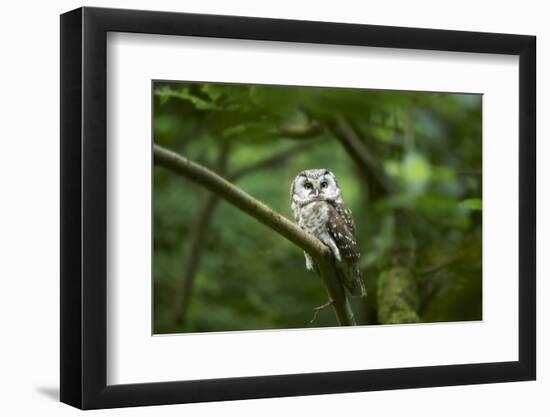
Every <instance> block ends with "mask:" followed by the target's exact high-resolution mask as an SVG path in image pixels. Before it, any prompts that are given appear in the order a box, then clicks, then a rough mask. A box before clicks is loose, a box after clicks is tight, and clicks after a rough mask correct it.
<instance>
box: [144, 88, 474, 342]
mask: <svg viewBox="0 0 550 417" xmlns="http://www.w3.org/2000/svg"><path fill="white" fill-rule="evenodd" d="M153 100H154V103H153V104H154V120H153V131H154V138H155V142H156V143H158V144H160V145H162V146H165V147H167V148H169V149H171V150H174V151H176V152H179V153H182V154H184V155H185V156H186V157H188V158H190V159H192V160H195V161H197V162H199V163H201V164H204V165H205V166H207V167H209V168H211V169H213V170H215V171H218V172H220V171H222V174H223V175H224V176H225V177H227V178H231V177H232V175H233V174H234V173H237V172H239V171H240V170H242V169H246V168H247V167H251V166H254V165H256V164H260V163H261V162H262V161H266V160H268V159H269V158H273V157H274V156H275V155H278V154H285V153H287V152H288V151H289V150H292V149H294V151H291V152H288V154H286V156H285V158H283V159H281V160H278V161H276V162H277V163H273V164H268V165H258V166H259V167H260V168H257V169H253V170H250V172H248V173H247V175H245V176H242V177H239V178H236V179H234V181H235V182H236V183H237V185H238V186H239V187H241V188H242V189H243V190H245V191H246V192H248V193H249V194H251V195H253V196H254V197H256V198H257V199H259V200H260V201H263V202H264V203H266V204H268V205H269V206H271V207H272V208H273V209H275V210H277V211H278V212H280V213H282V214H283V215H285V216H287V217H289V218H291V217H292V215H291V211H290V201H289V186H290V183H291V181H292V180H293V179H294V177H295V176H296V174H297V173H298V172H300V171H302V170H303V169H308V168H321V167H324V168H328V169H330V170H331V171H333V172H334V173H335V174H336V176H337V178H338V181H339V184H340V187H341V188H342V191H343V196H344V199H345V201H346V204H347V205H348V206H349V207H350V208H351V209H352V211H353V213H354V217H355V222H356V224H357V238H358V243H359V245H360V247H361V249H362V253H363V256H362V259H361V267H362V269H363V272H364V275H365V277H366V280H367V289H368V292H369V295H368V297H367V298H364V299H353V300H352V301H353V309H354V313H355V316H356V320H357V322H358V323H359V324H380V323H386V324H389V323H412V322H437V321H459V320H480V319H481V318H482V317H481V311H482V304H481V303H482V300H481V283H482V279H481V214H482V195H481V166H482V165H481V158H482V147H481V97H480V96H477V95H464V94H443V93H419V92H396V91H371V90H361V89H336V88H305V87H277V86H259V85H256V86H247V85H230V84H209V83H166V82H158V83H155V85H154V95H153ZM336 116H341V117H343V118H345V120H347V121H348V122H349V124H350V125H351V126H353V128H354V129H355V131H356V133H357V135H358V137H359V138H360V139H361V141H362V144H363V145H364V146H365V148H366V149H367V150H368V152H369V153H370V154H371V155H372V156H373V157H374V158H375V160H376V161H378V162H379V164H378V165H379V166H380V168H381V174H382V175H385V176H386V177H387V178H389V180H391V182H392V183H393V184H394V186H395V190H394V191H392V192H391V193H390V194H387V193H379V192H374V190H375V188H376V187H375V185H376V178H374V177H373V176H371V175H368V174H367V173H365V172H364V171H363V169H362V168H361V167H360V166H358V165H356V164H355V163H354V161H353V159H352V158H351V157H350V155H349V154H348V153H347V151H346V150H345V148H344V147H343V146H342V145H341V143H340V141H339V140H338V137H337V136H335V134H334V132H333V130H331V125H332V121H333V120H334V118H335V117H336ZM225 160H226V163H222V161H225ZM208 197H209V193H208V192H207V191H206V190H205V189H203V188H201V187H200V186H197V185H196V184H194V183H192V182H190V181H187V180H185V179H182V178H181V177H177V176H175V175H173V174H172V173H170V172H168V171H166V170H164V169H162V168H159V167H155V169H154V202H153V204H154V271H153V275H154V276H153V278H154V331H155V333H170V332H201V331H226V330H248V329H277V328H303V327H308V326H313V327H318V326H334V325H335V324H336V321H335V317H334V314H333V312H332V311H331V309H330V308H326V309H324V310H322V311H321V312H320V313H319V315H318V317H317V319H316V321H315V322H314V323H313V324H310V323H309V320H310V319H311V317H312V315H313V308H314V307H315V306H318V305H321V304H324V303H325V302H326V301H327V299H326V297H327V296H326V291H325V289H324V287H323V283H322V281H321V279H320V278H319V277H317V276H316V275H315V274H313V273H311V272H307V271H306V270H305V267H304V259H303V255H302V253H301V251H300V250H299V249H298V248H297V247H295V246H294V245H292V244H291V243H289V242H288V241H286V240H285V239H283V238H281V237H280V236H278V235H277V234H275V233H273V232H272V231H270V230H269V229H267V228H266V227H264V226H263V225H261V224H259V223H258V222H256V221H255V220H253V219H251V218H250V217H249V216H247V215H246V214H244V213H242V212H240V211H239V210H237V209H236V208H234V207H232V206H230V205H228V204H226V203H225V202H220V203H219V204H218V205H217V206H216V208H215V210H214V211H213V213H212V215H211V217H210V219H209V221H208V222H207V223H206V224H207V226H206V228H205V230H204V231H203V235H202V240H201V244H200V249H201V250H200V251H199V254H200V259H199V262H198V267H197V270H196V271H195V272H194V274H192V275H193V276H192V282H193V285H192V292H191V295H190V298H189V302H188V304H187V305H186V306H185V309H184V310H185V313H186V314H185V315H184V316H183V317H184V318H183V320H182V321H181V322H179V321H178V309H179V307H180V305H179V304H180V303H181V297H180V295H181V294H180V292H181V288H182V279H183V276H184V271H185V270H186V266H187V265H188V262H189V259H188V258H187V254H188V253H189V251H190V248H191V246H192V244H193V239H194V238H196V236H195V237H194V236H193V233H194V231H195V227H194V226H195V223H196V220H197V219H198V218H199V216H200V214H201V213H200V210H201V207H202V206H203V204H202V203H203V202H204V201H205V199H207V198H208ZM195 232H196V231H195Z"/></svg>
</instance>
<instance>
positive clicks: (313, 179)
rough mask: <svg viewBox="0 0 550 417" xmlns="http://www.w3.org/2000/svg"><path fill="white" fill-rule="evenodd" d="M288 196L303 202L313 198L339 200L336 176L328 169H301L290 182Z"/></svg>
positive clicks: (300, 202)
mask: <svg viewBox="0 0 550 417" xmlns="http://www.w3.org/2000/svg"><path fill="white" fill-rule="evenodd" d="M290 197H291V199H292V201H293V202H296V203H299V204H304V203H308V202H310V201H315V200H334V201H337V202H341V195H340V187H338V182H337V181H336V177H335V176H334V174H333V173H332V172H330V171H329V170H328V169H308V170H306V171H302V172H300V173H299V174H298V176H297V177H296V178H295V179H294V181H293V182H292V186H291V187H290Z"/></svg>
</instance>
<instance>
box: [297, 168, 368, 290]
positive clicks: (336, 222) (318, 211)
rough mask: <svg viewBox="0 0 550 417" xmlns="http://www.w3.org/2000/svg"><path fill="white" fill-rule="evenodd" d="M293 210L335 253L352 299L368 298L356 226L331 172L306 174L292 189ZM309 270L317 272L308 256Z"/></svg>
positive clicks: (340, 277) (313, 171)
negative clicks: (361, 266) (355, 297)
mask: <svg viewBox="0 0 550 417" xmlns="http://www.w3.org/2000/svg"><path fill="white" fill-rule="evenodd" d="M290 196H291V208H292V211H293V213H294V219H295V220H296V223H298V225H299V226H300V227H301V228H302V229H303V230H304V231H305V232H306V233H309V234H310V235H313V236H315V237H316V238H318V239H319V240H320V241H321V242H323V243H324V244H325V245H326V246H328V248H329V249H330V250H331V252H332V254H333V255H334V258H335V259H336V261H337V262H336V265H337V270H338V275H339V279H340V281H341V282H342V284H344V287H345V288H346V289H347V290H348V292H349V293H350V294H351V295H352V296H357V297H364V296H366V295H367V290H366V288H365V284H364V282H363V274H362V273H361V270H360V269H359V266H358V262H359V258H360V256H361V253H360V252H359V248H358V246H357V240H356V238H355V223H354V222H353V217H352V214H351V210H350V209H349V208H347V207H346V205H345V204H344V200H343V199H342V194H341V192H340V187H339V186H338V182H337V181H336V177H335V176H334V174H333V173H332V172H330V171H329V170H327V169H310V170H306V171H302V172H301V173H300V174H298V176H297V177H296V178H295V179H294V181H293V182H292V185H291V187H290ZM304 255H305V257H306V268H307V269H308V270H310V271H311V270H316V266H315V265H314V262H313V259H312V258H311V256H309V255H308V254H307V253H305V252H304Z"/></svg>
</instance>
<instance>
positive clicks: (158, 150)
mask: <svg viewBox="0 0 550 417" xmlns="http://www.w3.org/2000/svg"><path fill="white" fill-rule="evenodd" d="M153 151H154V160H155V164H158V165H160V166H163V167H164V168H167V169H170V170H171V171H173V172H175V173H177V174H179V175H182V176H184V177H186V178H188V179H190V180H192V181H194V182H196V183H198V184H200V185H202V186H203V187H205V188H207V189H209V190H210V191H211V192H213V193H215V194H216V195H218V196H219V197H221V198H223V199H224V200H226V201H227V202H229V203H230V204H232V205H234V206H235V207H237V208H239V209H240V210H241V211H243V212H245V213H247V214H248V215H250V216H251V217H253V218H255V219H256V220H258V221H259V222H260V223H262V224H264V225H265V226H267V227H269V228H270V229H272V230H273V231H275V232H276V233H278V234H280V235H281V236H283V237H285V238H286V239H288V240H289V241H291V242H292V243H294V244H295V245H297V246H298V247H300V248H301V249H303V250H304V251H306V252H307V253H308V254H310V255H311V256H312V257H313V258H314V260H315V262H316V264H317V265H318V267H319V271H320V275H321V277H322V279H323V282H324V284H325V287H326V289H327V293H328V295H329V297H330V299H331V300H332V306H333V308H334V311H335V314H336V317H337V319H338V322H339V323H340V324H341V325H346V326H352V325H355V319H354V317H353V312H352V310H351V306H350V304H349V301H348V299H347V297H346V293H345V292H344V289H343V287H342V284H341V283H340V281H339V280H338V275H337V272H336V265H335V263H334V262H335V260H334V257H333V255H332V252H331V251H330V250H329V248H328V247H326V246H325V245H324V244H323V243H322V242H321V241H320V240H318V239H317V238H315V237H313V236H311V235H309V234H307V233H305V232H304V231H302V229H300V228H299V227H298V226H297V225H296V224H294V223H292V222H291V221H289V220H288V219H286V218H285V217H283V216H281V215H280V214H279V213H277V212H275V211H274V210H273V209H271V208H270V207H268V206H267V205H265V204H264V203H262V202H260V201H258V200H256V199H255V198H254V197H252V196H250V195H249V194H247V193H246V192H244V191H243V190H241V189H240V188H238V187H236V186H235V185H233V184H232V183H230V182H229V181H227V180H225V179H224V178H222V177H220V176H219V175H217V174H215V173H214V172H212V171H210V170H209V169H208V168H205V167H203V166H202V165H199V164H197V163H195V162H193V161H190V160H189V159H187V158H185V157H183V156H180V155H178V154H176V153H174V152H172V151H170V150H168V149H165V148H163V147H161V146H159V145H154V149H153Z"/></svg>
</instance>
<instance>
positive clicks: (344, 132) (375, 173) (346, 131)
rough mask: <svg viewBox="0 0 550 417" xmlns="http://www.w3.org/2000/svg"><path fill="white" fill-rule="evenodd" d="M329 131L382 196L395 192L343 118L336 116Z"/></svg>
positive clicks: (391, 184)
mask: <svg viewBox="0 0 550 417" xmlns="http://www.w3.org/2000/svg"><path fill="white" fill-rule="evenodd" d="M331 130H332V132H333V133H334V135H335V136H336V138H337V139H338V140H339V141H340V143H341V144H342V146H343V147H344V149H345V150H346V151H347V153H348V155H349V156H350V157H351V158H352V159H353V161H354V162H355V163H356V164H357V165H359V167H360V168H361V169H362V170H363V171H364V172H366V173H367V174H368V175H369V177H371V178H372V179H374V180H375V181H376V185H377V186H378V187H377V188H378V189H380V191H381V192H382V194H391V193H392V192H394V191H395V187H394V185H393V183H392V182H391V181H390V180H389V179H388V177H387V176H386V174H385V173H384V170H383V168H382V167H381V166H380V164H379V162H378V159H377V158H376V157H375V156H374V155H372V154H371V153H370V151H369V149H368V148H367V147H366V146H365V144H364V143H363V141H362V140H361V139H360V138H359V136H358V135H357V133H356V132H355V129H353V127H352V126H351V125H350V124H349V122H348V121H347V120H346V119H345V118H344V117H342V116H341V115H337V116H336V118H335V120H334V123H333V125H332V126H331Z"/></svg>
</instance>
